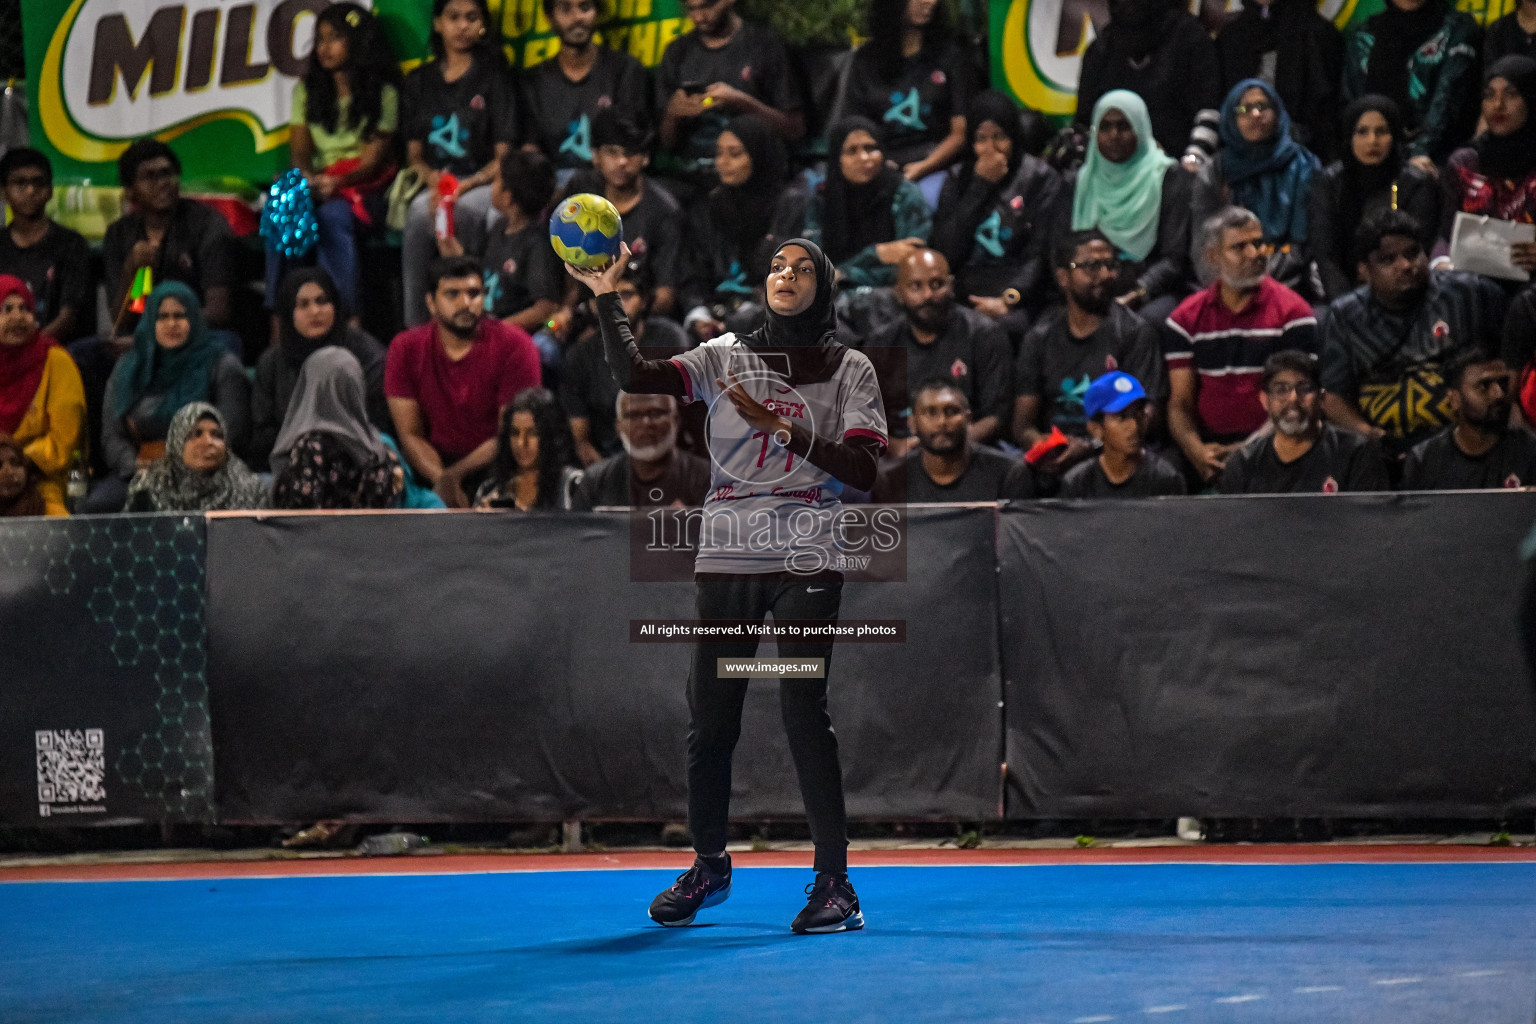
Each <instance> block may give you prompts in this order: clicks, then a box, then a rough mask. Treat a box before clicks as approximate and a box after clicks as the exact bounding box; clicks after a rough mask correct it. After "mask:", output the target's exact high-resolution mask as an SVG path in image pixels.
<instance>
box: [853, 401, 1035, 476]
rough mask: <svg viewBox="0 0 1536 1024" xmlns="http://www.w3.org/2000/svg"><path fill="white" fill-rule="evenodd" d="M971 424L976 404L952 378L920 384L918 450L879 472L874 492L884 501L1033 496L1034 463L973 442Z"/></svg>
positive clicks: (915, 422) (915, 410) (915, 419)
mask: <svg viewBox="0 0 1536 1024" xmlns="http://www.w3.org/2000/svg"><path fill="white" fill-rule="evenodd" d="M970 427H971V403H970V402H969V401H967V400H966V397H965V392H964V391H961V390H960V389H959V388H958V387H956V386H955V383H954V381H953V380H949V379H946V378H943V377H936V378H934V379H932V380H928V381H925V382H924V383H922V384H920V385H919V386H918V388H917V393H916V394H915V395H914V396H913V398H912V432H913V433H914V434H915V435H916V436H917V449H916V450H915V451H912V452H909V453H908V454H907V457H906V458H905V459H903V460H902V461H901V462H899V463H897V464H896V465H894V466H891V467H889V468H887V469H886V470H885V471H884V472H882V473H881V474H880V478H879V480H878V481H876V483H875V489H874V492H873V494H872V495H871V497H872V498H873V499H874V500H875V501H877V502H880V503H881V504H901V503H903V502H914V503H921V502H944V501H1001V500H1004V499H1008V498H1033V497H1034V496H1035V484H1034V477H1033V475H1032V474H1031V473H1030V471H1029V467H1028V466H1026V465H1024V463H1023V461H1022V460H1020V459H1017V458H1009V457H1008V456H1007V455H1004V454H1003V453H1002V452H999V451H995V450H993V449H991V448H984V447H981V446H978V445H976V444H975V443H973V442H972V441H971V439H970V436H969V434H970Z"/></svg>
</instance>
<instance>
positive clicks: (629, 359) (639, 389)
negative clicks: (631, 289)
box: [597, 292, 867, 490]
mask: <svg viewBox="0 0 1536 1024" xmlns="http://www.w3.org/2000/svg"><path fill="white" fill-rule="evenodd" d="M597 324H598V329H599V330H601V331H602V333H603V355H604V356H605V357H606V358H607V360H608V369H609V370H610V371H612V373H613V379H614V380H615V381H617V382H618V385H619V387H620V388H621V389H623V390H624V391H627V392H629V393H630V394H632V395H671V396H673V397H674V398H686V397H687V396H688V386H687V383H686V382H685V381H684V380H683V371H682V370H681V369H679V368H678V366H677V364H676V363H673V362H672V361H671V360H670V359H646V358H645V357H644V356H642V355H641V354H640V346H638V345H636V344H635V335H634V332H633V331H631V330H630V329H629V318H628V317H626V316H625V315H624V306H623V305H622V304H621V303H620V302H619V296H618V293H617V292H608V293H606V294H604V295H599V296H598V297H597ZM811 461H812V462H815V460H814V459H812V460H811ZM816 464H817V465H820V463H816ZM822 468H825V467H822ZM866 490H867V488H866Z"/></svg>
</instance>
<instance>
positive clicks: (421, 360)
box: [0, 0, 1536, 515]
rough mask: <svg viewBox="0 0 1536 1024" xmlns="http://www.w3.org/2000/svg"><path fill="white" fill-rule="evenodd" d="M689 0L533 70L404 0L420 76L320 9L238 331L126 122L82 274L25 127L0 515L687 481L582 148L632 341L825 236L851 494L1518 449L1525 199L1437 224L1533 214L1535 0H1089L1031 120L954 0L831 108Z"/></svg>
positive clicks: (760, 47)
mask: <svg viewBox="0 0 1536 1024" xmlns="http://www.w3.org/2000/svg"><path fill="white" fill-rule="evenodd" d="M684 7H685V10H686V13H687V16H688V18H689V19H690V21H691V28H692V31H690V32H688V33H686V34H684V35H682V36H679V37H678V38H677V39H675V40H674V41H673V42H672V43H670V44H669V45H668V47H667V48H666V50H665V53H664V55H663V56H662V58H661V62H660V64H659V66H658V67H657V68H655V69H654V70H647V69H646V68H645V67H643V66H642V65H641V64H640V63H639V62H638V61H636V60H635V59H634V58H633V57H631V56H629V55H627V54H625V53H622V52H619V51H617V50H614V49H610V48H608V47H605V46H604V45H602V43H601V42H600V41H599V37H600V32H601V28H602V25H601V23H600V5H599V4H597V3H596V0H543V10H544V14H545V16H546V17H547V18H548V20H549V24H550V26H551V27H552V29H553V31H554V32H555V34H556V35H557V36H558V38H559V49H558V51H557V52H556V53H555V54H554V55H553V56H551V57H550V58H548V59H546V60H544V61H543V62H542V63H539V64H538V65H536V66H534V67H531V68H521V69H519V68H514V67H511V66H510V65H509V64H508V62H507V60H506V59H505V56H504V54H503V52H502V49H501V47H500V46H499V45H497V37H496V30H495V25H494V23H493V22H492V20H491V15H490V11H489V10H488V8H487V6H486V4H485V0H434V2H433V4H432V21H431V26H432V30H431V44H430V46H431V56H430V58H429V59H428V60H427V61H425V62H424V63H422V64H421V65H419V66H418V67H416V68H415V69H414V70H412V71H411V73H410V74H409V75H406V76H404V77H403V78H402V77H401V74H400V65H399V62H398V60H397V58H396V55H395V54H393V53H391V52H390V49H389V45H388V42H387V40H386V38H385V35H384V33H383V32H382V31H381V30H380V26H379V25H378V23H377V21H376V20H375V18H374V16H373V15H372V14H371V13H370V12H369V11H368V10H367V9H365V8H363V7H361V6H358V5H356V4H352V3H336V4H332V5H331V6H329V7H326V8H325V9H324V10H322V11H321V12H320V13H319V15H318V16H317V18H316V21H315V26H316V27H315V42H314V48H313V52H312V54H311V55H310V57H309V62H308V67H307V70H306V71H305V73H304V74H303V76H302V78H301V80H300V81H299V82H298V83H297V85H296V88H295V90H294V97H293V105H292V115H291V117H292V120H291V125H290V128H291V132H290V147H289V153H290V156H291V161H292V170H291V171H290V172H289V173H288V174H287V175H285V176H284V177H283V178H282V179H280V181H279V183H278V184H277V185H275V186H274V191H273V193H272V195H273V200H272V201H273V202H276V200H277V197H278V195H279V189H291V190H296V191H295V192H293V193H291V194H285V196H284V198H285V200H286V199H287V198H291V195H292V194H296V195H298V196H300V197H301V200H302V201H303V202H307V203H309V204H310V206H311V207H312V210H313V214H314V218H313V219H314V224H315V242H314V244H313V246H312V247H310V248H309V250H308V251H307V252H296V251H291V250H290V249H289V248H288V247H287V243H286V241H285V239H286V236H285V235H283V234H281V233H280V232H277V231H271V232H269V233H268V234H267V236H266V238H265V250H264V256H265V279H264V285H265V287H264V289H263V295H264V297H265V306H266V311H267V314H268V316H269V322H267V323H263V324H261V325H260V327H259V329H255V330H253V329H252V324H249V323H240V324H237V323H236V322H235V317H236V314H235V308H236V303H235V301H234V299H235V292H236V291H237V290H238V289H241V288H243V287H245V286H246V282H243V281H241V280H240V273H239V270H238V267H239V266H240V265H241V264H240V260H239V259H238V255H239V249H238V244H239V243H238V242H237V240H236V238H235V236H234V234H233V233H232V231H231V228H230V224H229V222H228V221H226V219H225V217H224V216H222V215H221V214H220V212H218V211H217V210H216V209H214V208H213V207H211V206H209V205H205V204H204V203H202V202H199V201H196V200H194V199H191V198H188V197H186V196H184V195H183V194H182V191H181V160H180V157H179V156H178V154H177V152H176V151H175V149H174V148H173V147H171V146H169V145H167V144H166V143H164V142H161V141H158V140H156V139H153V138H146V139H142V140H139V141H137V142H135V143H133V144H132V145H130V146H129V147H128V148H127V149H126V151H124V152H123V153H122V155H121V157H120V159H119V161H118V172H119V177H120V181H121V184H122V188H123V194H124V200H125V210H126V211H127V212H125V213H124V215H123V216H122V217H121V218H120V219H118V220H117V221H115V222H114V223H112V224H111V225H110V226H109V228H108V229H107V231H106V234H105V237H104V238H103V239H102V241H101V245H100V266H101V268H102V272H101V277H100V280H96V279H95V278H93V276H92V274H91V272H90V269H89V268H90V267H91V265H92V259H91V253H90V248H89V245H88V243H87V242H86V241H85V239H83V238H82V237H81V236H80V235H79V234H77V233H75V232H74V231H71V230H70V229H69V228H67V227H65V226H63V225H61V224H59V223H57V222H56V221H54V220H51V219H50V218H49V216H48V215H47V212H46V207H47V204H48V202H49V199H50V197H51V195H52V190H53V182H52V174H53V170H52V167H51V166H50V164H49V161H48V159H47V158H46V157H45V156H44V155H43V154H42V153H40V152H38V151H36V150H32V149H25V148H18V149H12V150H11V151H9V152H7V153H6V154H5V155H4V156H3V157H0V192H3V197H4V200H5V204H6V207H7V209H8V211H9V222H8V225H7V227H6V229H5V230H3V231H0V515H39V514H47V515H64V514H67V512H76V513H79V512H112V511H117V510H121V509H126V510H128V511H140V510H169V509H177V510H211V509H241V508H265V507H273V508H295V509H297V508H327V509H351V508H398V507H441V506H447V507H450V508H471V507H498V508H507V509H520V510H530V509H571V508H576V509H587V508H593V507H599V506H608V505H668V506H671V505H684V506H686V505H696V504H699V503H700V502H702V500H703V498H704V496H705V492H706V489H707V486H708V476H709V474H708V471H707V465H708V464H707V461H706V460H707V455H708V452H707V447H706V430H705V424H704V417H703V415H702V414H701V411H700V410H699V409H698V408H697V407H696V406H694V405H691V404H688V405H680V404H679V403H678V402H676V401H675V400H673V399H672V398H670V397H667V396H639V395H627V394H624V393H622V392H621V391H620V390H619V388H618V386H617V385H616V384H615V382H614V380H613V377H612V375H611V374H610V373H609V371H608V368H607V366H606V365H605V363H604V359H603V352H602V346H601V341H600V339H599V337H598V335H597V332H596V329H595V321H594V319H593V314H592V312H591V310H590V308H589V307H588V306H587V305H586V304H585V303H584V302H583V301H582V292H581V290H580V289H579V287H578V286H577V285H576V284H575V282H573V281H571V280H570V278H569V277H568V276H567V275H566V274H565V273H564V272H563V268H562V266H561V265H560V263H559V261H558V258H557V257H556V256H555V255H554V253H553V251H552V249H551V247H550V246H549V244H548V240H547V230H546V227H545V224H546V221H547V218H548V215H549V211H550V210H551V208H552V207H553V205H554V204H555V203H558V202H560V201H561V200H562V199H563V198H564V197H565V196H567V195H570V194H573V193H575V192H578V191H590V192H596V193H599V194H601V195H604V196H606V197H607V198H608V199H609V200H610V201H611V202H612V203H613V204H614V205H615V206H616V207H617V208H618V210H619V212H620V213H621V215H622V216H623V218H624V228H625V232H624V233H625V239H626V241H627V243H628V246H629V250H630V253H631V256H630V262H629V264H628V265H627V266H626V268H625V271H624V276H623V280H622V282H621V286H620V289H619V298H620V300H621V302H622V304H623V306H624V308H625V311H626V313H627V314H628V315H629V317H630V321H631V323H632V324H633V325H634V332H635V335H636V338H637V341H638V343H639V344H640V346H641V348H642V350H643V352H644V354H645V355H646V357H647V358H653V359H654V358H663V357H666V356H671V355H675V354H677V353H679V352H683V351H686V350H687V349H689V348H692V347H694V346H696V345H698V344H700V343H702V342H704V341H706V340H708V339H710V338H712V337H715V336H718V335H720V334H723V333H725V332H727V331H745V330H750V329H752V328H754V327H756V326H757V325H758V324H759V323H760V322H761V321H762V319H763V316H764V312H763V311H764V300H763V293H762V281H763V278H764V272H765V269H766V260H767V258H768V257H769V256H770V255H771V253H772V252H773V250H774V248H775V246H776V244H777V242H779V241H782V240H783V239H786V238H789V237H795V236H800V237H805V238H809V239H811V240H813V241H815V242H817V243H819V244H820V245H821V246H822V248H823V250H824V251H825V253H826V255H827V257H828V258H829V259H830V260H831V262H832V264H833V265H834V266H835V267H836V273H837V278H838V280H839V283H840V288H841V294H840V297H839V300H838V316H839V324H840V329H839V339H840V340H841V341H843V343H844V344H847V345H850V346H853V347H859V348H861V349H863V350H864V351H865V353H866V354H867V355H868V356H869V357H870V360H871V362H872V364H873V365H874V366H875V368H876V372H877V373H878V375H879V377H880V383H881V387H882V390H883V392H884V396H885V402H886V413H887V420H888V422H889V425H890V434H891V443H890V447H889V449H888V451H887V452H886V456H885V459H884V461H883V462H882V464H881V471H880V473H879V476H878V481H877V482H876V484H875V486H874V488H873V491H872V492H871V493H870V494H869V495H867V496H863V495H852V494H850V495H849V498H850V499H854V500H857V498H859V497H861V496H862V497H868V498H870V499H872V500H875V501H914V502H927V501H939V502H943V501H990V500H1000V499H1013V500H1023V499H1032V498H1037V497H1062V498H1121V497H1125V498H1134V497H1150V496H1159V495H1176V494H1199V493H1221V494H1254V493H1281V492H1303V491H1310V492H1320V493H1332V492H1337V491H1359V490H1385V489H1389V488H1392V487H1402V488H1408V489H1414V490H1436V489H1467V488H1505V487H1522V486H1536V436H1533V435H1532V433H1531V432H1530V431H1529V430H1528V424H1529V423H1530V422H1532V420H1531V417H1532V416H1533V415H1536V359H1533V357H1536V290H1533V287H1532V286H1531V285H1530V283H1529V273H1530V272H1531V271H1536V242H1531V241H1514V242H1511V243H1509V244H1508V246H1507V254H1502V255H1504V256H1506V257H1507V258H1506V259H1505V262H1506V263H1507V267H1506V269H1505V271H1503V272H1500V273H1499V276H1490V275H1489V274H1486V273H1472V272H1469V271H1468V270H1467V269H1465V268H1458V267H1457V266H1456V265H1455V262H1454V261H1455V260H1456V259H1457V258H1458V256H1459V253H1460V252H1461V251H1462V250H1461V249H1459V248H1458V245H1457V244H1456V243H1455V238H1456V233H1457V230H1458V215H1459V214H1467V215H1471V216H1473V217H1476V218H1479V220H1478V221H1476V222H1475V223H1477V224H1486V223H1487V221H1488V220H1490V219H1491V220H1493V221H1503V222H1512V223H1513V224H1514V225H1517V226H1518V225H1531V224H1533V223H1536V111H1533V110H1532V105H1533V104H1536V0H1519V3H1518V4H1517V6H1516V8H1515V10H1514V11H1512V12H1511V13H1510V14H1508V15H1507V16H1506V17H1504V18H1503V19H1501V20H1500V21H1498V22H1496V23H1495V24H1493V25H1491V26H1489V27H1488V28H1487V29H1486V30H1485V29H1484V28H1483V27H1481V26H1479V25H1478V24H1477V22H1476V21H1475V20H1474V19H1473V18H1472V17H1470V16H1469V15H1467V14H1465V13H1462V12H1460V11H1458V10H1456V9H1455V5H1454V4H1453V3H1452V2H1450V0H1386V4H1385V7H1384V8H1383V9H1382V10H1381V11H1380V12H1379V13H1377V14H1374V15H1372V16H1371V17H1369V18H1368V19H1366V20H1365V21H1364V22H1363V23H1361V24H1359V25H1357V26H1356V27H1354V28H1353V29H1351V30H1350V31H1348V32H1346V33H1340V32H1339V30H1337V29H1336V28H1335V27H1334V26H1333V24H1332V23H1331V22H1330V21H1329V20H1327V19H1326V18H1324V17H1323V16H1321V15H1320V14H1318V12H1317V9H1316V4H1315V3H1313V2H1312V0H1248V2H1247V3H1246V4H1245V5H1244V8H1243V10H1242V12H1241V13H1240V14H1239V15H1238V16H1236V17H1235V18H1233V19H1231V20H1229V21H1228V22H1226V24H1224V25H1223V26H1222V27H1221V29H1220V30H1219V32H1217V33H1216V34H1215V35H1214V36H1213V35H1212V34H1211V33H1209V32H1208V31H1207V30H1206V28H1205V27H1204V26H1203V24H1202V23H1201V22H1200V21H1199V20H1198V19H1197V18H1195V17H1194V16H1192V15H1191V14H1189V13H1188V10H1187V5H1185V4H1183V3H1181V2H1178V0H1111V2H1110V4H1109V11H1110V20H1109V22H1108V24H1107V25H1104V26H1103V27H1102V28H1101V30H1100V31H1099V32H1098V33H1097V35H1096V37H1095V38H1094V40H1093V41H1092V43H1091V44H1090V45H1089V46H1088V48H1087V51H1086V53H1085V54H1084V56H1083V63H1082V74H1081V84H1080V90H1079V94H1078V106H1077V114H1076V117H1075V118H1074V119H1073V123H1071V124H1069V125H1067V126H1065V127H1063V128H1061V129H1060V130H1059V131H1058V132H1056V133H1055V134H1054V136H1051V134H1050V133H1049V132H1047V131H1045V130H1044V124H1045V122H1044V120H1043V119H1042V118H1041V116H1040V115H1039V114H1038V113H1036V112H1033V111H1028V110H1023V109H1021V108H1020V107H1019V105H1018V104H1017V103H1016V102H1015V101H1014V100H1013V99H1012V98H1011V96H1010V95H1009V94H1007V93H1005V92H1002V91H998V90H997V89H991V88H987V84H988V83H987V69H986V68H985V67H983V66H981V64H980V63H979V61H978V58H977V48H976V47H974V46H972V45H970V44H971V43H972V42H973V40H970V39H968V38H965V37H964V36H963V35H962V34H961V33H960V32H959V31H958V30H957V29H956V28H955V27H954V25H953V24H952V21H951V17H950V12H949V10H948V6H947V2H946V0H871V3H870V5H869V11H868V38H867V39H866V40H865V41H864V42H863V43H862V44H861V45H860V46H859V47H858V48H857V49H856V50H854V52H853V53H852V54H851V56H849V57H848V59H847V60H846V61H845V62H844V63H843V64H842V66H841V71H840V76H841V77H840V78H839V80H838V82H837V84H836V88H835V90H834V94H833V95H832V97H831V99H830V101H829V102H828V103H825V104H823V105H824V106H825V107H826V109H817V108H816V106H815V105H814V104H812V103H811V101H810V99H809V97H810V95H811V93H810V90H808V89H807V88H805V87H803V85H802V83H801V82H800V81H799V78H798V77H797V76H798V65H797V63H796V61H795V60H794V59H793V57H792V55H791V53H790V51H789V49H788V48H787V47H786V45H785V43H784V42H783V40H782V39H780V38H779V37H778V35H777V34H776V33H775V32H774V31H773V30H772V29H771V28H769V27H768V26H766V25H763V24H759V23H755V22H753V21H750V20H747V19H745V18H743V17H742V15H741V14H740V13H739V12H738V11H737V10H736V9H735V2H734V0H686V2H685V4H684ZM274 208H276V207H274ZM1463 221H1465V219H1464V218H1463ZM391 229H393V230H391ZM1510 230H1511V232H1513V231H1515V230H1517V229H1514V228H1512V229H1510ZM1513 237H1517V238H1518V237H1519V236H1518V235H1513ZM392 242H394V243H397V244H398V248H394V247H393V245H392V244H391V243H392ZM379 261H390V265H389V266H388V267H386V268H384V269H385V271H386V273H385V274H384V275H383V276H384V277H385V278H390V277H392V278H394V279H395V280H398V281H399V282H400V284H399V288H398V292H396V293H394V294H393V296H386V295H385V294H378V295H376V294H373V293H372V292H373V290H372V289H369V294H365V284H364V282H365V281H372V280H376V279H378V278H379V276H380V275H378V274H374V273H370V272H369V271H370V270H371V269H377V267H376V266H375V265H376V264H377V263H378V262H379ZM1479 269H1482V270H1487V269H1488V268H1487V267H1486V266H1480V267H1479ZM1522 278H1523V279H1522ZM146 279H147V280H148V281H149V282H150V283H151V285H152V287H150V288H144V287H142V285H143V282H145V281H146ZM146 292H147V294H146ZM381 302H388V303H389V304H390V309H389V311H388V314H389V315H388V316H386V317H384V319H385V321H386V322H393V323H394V324H395V325H396V326H397V327H398V328H399V330H398V333H395V334H394V336H393V337H392V338H391V339H390V340H389V341H388V343H387V344H386V343H384V342H383V341H382V340H381V339H382V338H383V337H384V336H385V335H384V333H383V332H380V337H379V338H376V337H374V336H372V335H370V334H369V333H367V332H366V331H365V330H363V328H362V321H363V317H362V313H363V311H364V310H365V309H366V310H368V311H369V312H371V313H374V314H378V313H379V306H380V303H381ZM369 319H370V322H374V323H377V322H379V321H380V319H381V318H380V316H378V315H374V316H371V317H370V318H369ZM237 327H238V328H240V330H238V331H237V330H236V328H237Z"/></svg>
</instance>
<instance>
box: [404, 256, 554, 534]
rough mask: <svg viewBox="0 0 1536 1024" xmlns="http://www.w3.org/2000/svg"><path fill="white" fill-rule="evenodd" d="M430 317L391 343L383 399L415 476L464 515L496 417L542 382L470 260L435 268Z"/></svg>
mask: <svg viewBox="0 0 1536 1024" xmlns="http://www.w3.org/2000/svg"><path fill="white" fill-rule="evenodd" d="M427 311H428V312H429V313H430V314H431V319H429V320H428V321H427V322H426V323H424V324H422V325H421V326H420V327H413V328H411V329H410V330H407V331H402V332H401V333H400V334H398V335H396V336H395V340H394V341H392V342H390V345H389V356H388V359H387V360H386V361H385V364H384V395H385V397H386V398H388V399H389V413H390V416H391V417H393V418H394V421H395V431H396V433H397V434H398V435H399V440H400V450H401V451H402V452H404V454H405V458H406V461H407V462H409V463H410V464H411V469H413V470H415V471H416V473H417V475H418V476H420V477H421V478H422V479H423V480H425V481H426V482H427V483H429V484H431V485H432V488H433V489H434V490H435V491H437V493H438V495H439V496H440V497H441V498H442V499H443V501H444V502H446V503H447V505H448V507H449V508H468V507H469V495H470V494H473V493H474V490H475V484H476V483H477V482H478V478H479V477H481V476H483V475H484V473H485V471H486V470H487V469H488V468H489V467H490V465H491V460H492V458H493V457H494V456H495V454H496V427H497V424H498V421H499V419H500V416H501V411H502V410H503V409H504V408H506V406H507V405H508V404H509V403H511V401H512V399H513V398H514V397H516V396H517V394H518V392H520V391H523V390H524V389H526V388H533V387H538V386H539V384H540V380H541V378H540V372H539V351H538V349H537V348H536V347H535V346H534V344H533V339H532V338H530V337H528V334H527V332H526V331H524V330H522V328H519V327H513V326H509V325H507V324H505V323H502V322H501V321H500V320H497V319H496V318H495V317H489V316H486V315H485V286H484V283H483V282H482V280H481V276H480V265H479V264H478V263H477V262H476V261H475V260H473V259H471V258H469V257H467V256H449V257H444V258H440V259H436V260H433V261H432V264H431V266H430V268H429V269H428V271H427Z"/></svg>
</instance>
